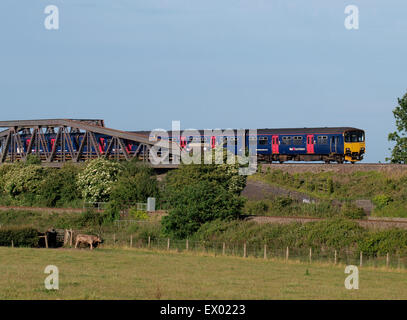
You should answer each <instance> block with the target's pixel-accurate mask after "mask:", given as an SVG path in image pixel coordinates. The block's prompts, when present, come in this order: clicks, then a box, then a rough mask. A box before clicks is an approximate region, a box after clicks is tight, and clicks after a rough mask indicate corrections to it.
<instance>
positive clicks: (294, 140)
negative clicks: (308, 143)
mask: <svg viewBox="0 0 407 320" xmlns="http://www.w3.org/2000/svg"><path fill="white" fill-rule="evenodd" d="M293 144H297V145H298V144H302V137H300V136H296V137H294V138H293Z"/></svg>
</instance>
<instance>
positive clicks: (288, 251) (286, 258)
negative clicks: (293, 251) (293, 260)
mask: <svg viewBox="0 0 407 320" xmlns="http://www.w3.org/2000/svg"><path fill="white" fill-rule="evenodd" d="M289 255H290V250H289V249H288V247H287V249H286V251H285V260H286V261H288V256H289Z"/></svg>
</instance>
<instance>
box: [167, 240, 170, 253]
mask: <svg viewBox="0 0 407 320" xmlns="http://www.w3.org/2000/svg"><path fill="white" fill-rule="evenodd" d="M167 250H170V238H168V239H167Z"/></svg>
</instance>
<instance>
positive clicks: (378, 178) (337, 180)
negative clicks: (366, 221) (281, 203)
mask: <svg viewBox="0 0 407 320" xmlns="http://www.w3.org/2000/svg"><path fill="white" fill-rule="evenodd" d="M268 169H269V168H268ZM249 179H254V180H259V181H263V182H266V183H268V184H271V185H276V186H280V187H283V188H286V189H288V190H293V191H297V192H301V193H303V194H306V195H309V196H310V197H312V198H315V199H318V200H319V204H318V205H317V206H316V207H318V206H321V210H319V209H317V210H316V211H315V212H314V213H313V215H315V216H323V215H322V212H323V211H325V212H326V216H333V215H341V214H344V213H345V212H342V213H341V210H340V208H339V207H338V206H335V205H333V203H335V202H344V203H345V204H346V203H347V202H350V201H352V200H358V199H366V200H371V201H372V202H373V204H374V205H375V209H374V211H373V215H375V216H394V217H397V216H398V217H407V197H406V196H405V190H406V189H407V175H395V174H392V173H384V172H377V171H370V172H353V173H336V172H320V173H311V172H304V173H295V174H290V173H288V172H283V171H282V170H267V171H266V172H265V173H257V174H255V175H253V176H251V177H250V178H249ZM270 207H271V208H272V205H271V206H270ZM305 207H306V206H305ZM271 210H272V209H271ZM283 211H284V212H287V211H288V209H287V210H283ZM294 211H297V212H300V210H294ZM304 211H306V210H304ZM353 211H355V210H353ZM273 212H275V211H273ZM310 212H312V210H310ZM304 214H305V215H307V214H306V212H304ZM346 214H347V213H346ZM287 215H289V214H287ZM357 215H358V213H357V212H356V211H355V212H354V214H352V216H355V217H356V216H357Z"/></svg>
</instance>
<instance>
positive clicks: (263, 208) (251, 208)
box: [245, 200, 269, 215]
mask: <svg viewBox="0 0 407 320" xmlns="http://www.w3.org/2000/svg"><path fill="white" fill-rule="evenodd" d="M268 210H269V205H268V204H267V202H266V201H264V200H260V201H247V202H246V205H245V212H246V213H247V214H250V215H265V214H266V213H267V211H268Z"/></svg>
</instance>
